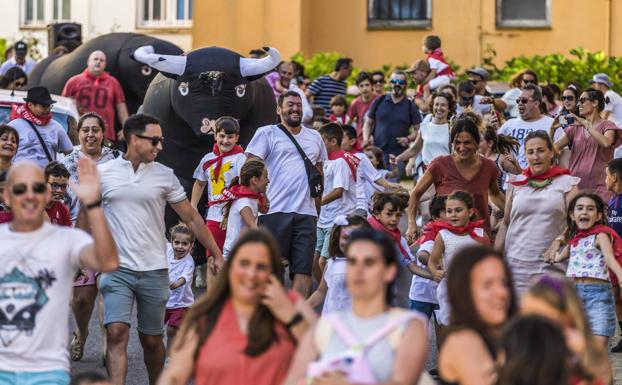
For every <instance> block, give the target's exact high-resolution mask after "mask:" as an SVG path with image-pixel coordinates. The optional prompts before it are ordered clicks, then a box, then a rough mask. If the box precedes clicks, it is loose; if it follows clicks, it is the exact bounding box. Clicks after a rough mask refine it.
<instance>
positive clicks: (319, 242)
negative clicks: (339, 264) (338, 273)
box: [315, 227, 333, 258]
mask: <svg viewBox="0 0 622 385" xmlns="http://www.w3.org/2000/svg"><path fill="white" fill-rule="evenodd" d="M332 229H333V228H332V227H328V228H326V229H324V228H321V227H318V228H317V230H316V240H315V252H316V253H320V257H323V258H328V257H329V255H328V245H329V244H330V232H331V231H332Z"/></svg>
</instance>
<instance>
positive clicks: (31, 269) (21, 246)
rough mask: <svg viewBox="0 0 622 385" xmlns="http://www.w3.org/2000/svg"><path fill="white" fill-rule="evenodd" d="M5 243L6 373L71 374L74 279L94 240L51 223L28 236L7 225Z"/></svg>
mask: <svg viewBox="0 0 622 385" xmlns="http://www.w3.org/2000/svg"><path fill="white" fill-rule="evenodd" d="M0 244H2V247H0V370H4V371H20V372H21V371H33V372H34V371H36V372H39V371H50V370H69V352H68V351H67V341H69V335H68V334H69V330H68V328H67V319H68V317H69V302H70V299H71V293H72V289H73V280H74V276H75V273H76V271H77V268H78V265H79V259H80V252H81V251H82V250H83V249H84V248H85V247H87V246H89V245H92V244H93V239H92V238H91V236H90V235H88V234H87V233H85V232H84V231H82V230H79V229H72V228H70V227H61V226H56V225H52V224H50V223H48V222H46V223H44V224H43V226H41V227H40V228H39V229H37V230H35V231H30V232H23V233H22V232H14V231H11V230H10V229H9V226H8V224H2V225H0Z"/></svg>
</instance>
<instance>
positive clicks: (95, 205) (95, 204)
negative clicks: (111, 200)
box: [83, 198, 102, 211]
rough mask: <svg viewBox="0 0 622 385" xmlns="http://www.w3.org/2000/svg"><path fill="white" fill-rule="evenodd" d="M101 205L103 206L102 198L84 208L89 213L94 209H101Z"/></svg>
mask: <svg viewBox="0 0 622 385" xmlns="http://www.w3.org/2000/svg"><path fill="white" fill-rule="evenodd" d="M101 205H102V200H101V198H99V199H98V200H96V201H95V202H93V203H89V204H88V205H84V206H83V207H84V208H85V209H86V210H87V211H88V210H90V209H94V208H96V207H101Z"/></svg>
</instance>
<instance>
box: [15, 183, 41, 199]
mask: <svg viewBox="0 0 622 385" xmlns="http://www.w3.org/2000/svg"><path fill="white" fill-rule="evenodd" d="M30 189H31V190H32V192H33V193H35V194H43V193H44V192H45V183H43V182H35V183H33V184H31V185H30ZM11 191H12V192H13V195H15V196H20V195H24V194H25V193H26V191H28V185H27V184H26V183H17V184H14V185H13V188H12V189H11Z"/></svg>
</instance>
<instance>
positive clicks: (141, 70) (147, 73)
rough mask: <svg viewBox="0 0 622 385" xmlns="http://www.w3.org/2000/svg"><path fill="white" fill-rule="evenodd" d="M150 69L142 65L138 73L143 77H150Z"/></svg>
mask: <svg viewBox="0 0 622 385" xmlns="http://www.w3.org/2000/svg"><path fill="white" fill-rule="evenodd" d="M151 71H152V70H151V67H149V66H148V65H144V66H143V67H142V68H141V69H140V72H141V73H142V74H143V75H145V76H149V75H151Z"/></svg>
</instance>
